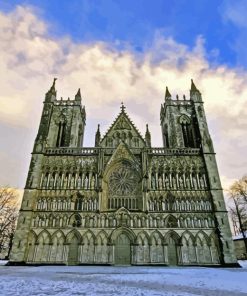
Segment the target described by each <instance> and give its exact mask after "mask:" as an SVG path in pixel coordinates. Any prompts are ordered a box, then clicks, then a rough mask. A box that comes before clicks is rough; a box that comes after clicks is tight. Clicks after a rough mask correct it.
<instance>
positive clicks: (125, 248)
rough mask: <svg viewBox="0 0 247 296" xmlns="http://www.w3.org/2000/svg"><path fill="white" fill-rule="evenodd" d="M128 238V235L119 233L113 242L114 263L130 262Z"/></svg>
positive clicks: (126, 263)
mask: <svg viewBox="0 0 247 296" xmlns="http://www.w3.org/2000/svg"><path fill="white" fill-rule="evenodd" d="M130 256H131V251H130V240H129V238H128V236H127V235H126V234H124V233H121V234H120V235H119V236H118V237H117V239H116V244H115V264H119V265H129V264H130V263H131V257H130Z"/></svg>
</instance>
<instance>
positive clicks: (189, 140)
mask: <svg viewBox="0 0 247 296" xmlns="http://www.w3.org/2000/svg"><path fill="white" fill-rule="evenodd" d="M179 123H180V124H181V128H182V134H183V140H184V147H195V143H194V137H193V129H192V124H191V120H190V118H189V117H188V116H186V115H181V116H180V118H179Z"/></svg>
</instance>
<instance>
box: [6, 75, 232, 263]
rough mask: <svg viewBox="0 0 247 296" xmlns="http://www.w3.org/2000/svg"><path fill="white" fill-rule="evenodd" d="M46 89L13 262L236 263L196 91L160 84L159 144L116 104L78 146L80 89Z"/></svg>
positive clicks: (81, 127) (82, 126)
mask: <svg viewBox="0 0 247 296" xmlns="http://www.w3.org/2000/svg"><path fill="white" fill-rule="evenodd" d="M55 83H56V79H54V82H53V84H52V86H51V88H50V89H49V91H48V92H47V93H46V95H45V99H44V106H43V111H42V115H41V120H40V126H39V129H38V134H37V137H36V139H35V142H34V147H33V152H32V158H31V163H30V167H29V172H28V176H27V182H26V186H25V190H24V196H23V200H22V205H21V209H20V214H19V219H18V225H17V229H16V232H15V235H14V239H13V246H12V250H11V255H10V264H30V265H31V264H60V265H179V266H188V265H200V266H202V265H204V266H206V265H211V266H212V265H215V266H219V265H221V266H230V265H236V257H235V255H234V247H233V242H232V239H231V232H230V227H229V222H228V217H227V211H226V207H225V202H224V198H223V192H222V187H221V183H220V179H219V174H218V169H217V164H216V159H215V152H214V148H213V143H212V140H211V137H210V134H209V131H208V126H207V120H206V116H205V112H204V107H203V101H202V96H201V93H200V91H199V90H198V89H197V87H196V86H195V84H194V82H193V80H192V81H191V89H190V95H189V99H187V98H186V97H185V96H183V98H182V99H180V98H179V97H178V96H177V97H176V98H172V96H171V94H170V93H169V90H168V88H166V92H165V98H164V102H162V104H161V109H160V125H161V133H162V138H163V147H152V143H151V134H150V131H149V129H148V125H146V127H145V136H142V134H141V133H140V132H139V131H138V129H137V128H136V126H135V125H134V123H133V122H132V121H131V119H130V117H129V116H128V114H127V111H126V108H125V106H124V105H123V104H122V105H121V107H120V113H119V115H118V116H117V118H115V120H114V121H113V123H112V124H111V126H110V127H109V129H108V131H107V132H106V133H105V134H104V135H101V132H100V126H99V125H98V128H97V131H96V133H95V145H94V147H83V138H84V130H85V125H86V112H85V106H83V104H82V98H81V93H80V89H79V90H78V92H77V94H76V95H75V98H74V100H70V99H68V100H64V99H61V100H59V99H57V96H56V94H57V92H56V88H55Z"/></svg>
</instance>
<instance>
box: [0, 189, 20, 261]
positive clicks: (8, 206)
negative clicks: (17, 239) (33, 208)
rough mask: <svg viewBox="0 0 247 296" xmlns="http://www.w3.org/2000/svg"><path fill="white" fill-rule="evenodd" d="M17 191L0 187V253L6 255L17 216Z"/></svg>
mask: <svg viewBox="0 0 247 296" xmlns="http://www.w3.org/2000/svg"><path fill="white" fill-rule="evenodd" d="M18 197H19V195H18V192H17V190H15V189H13V188H7V187H5V188H0V254H5V255H8V254H9V252H8V250H9V249H10V247H11V244H12V238H13V234H14V230H15V227H16V222H17V217H18Z"/></svg>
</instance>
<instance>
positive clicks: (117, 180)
mask: <svg viewBox="0 0 247 296" xmlns="http://www.w3.org/2000/svg"><path fill="white" fill-rule="evenodd" d="M137 184H138V176H137V175H136V173H135V171H134V170H133V169H132V170H131V167H127V166H121V167H118V168H117V170H115V171H114V172H113V173H112V174H111V176H110V178H109V191H110V194H111V195H121V196H123V195H130V194H134V191H135V189H136V187H137Z"/></svg>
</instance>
